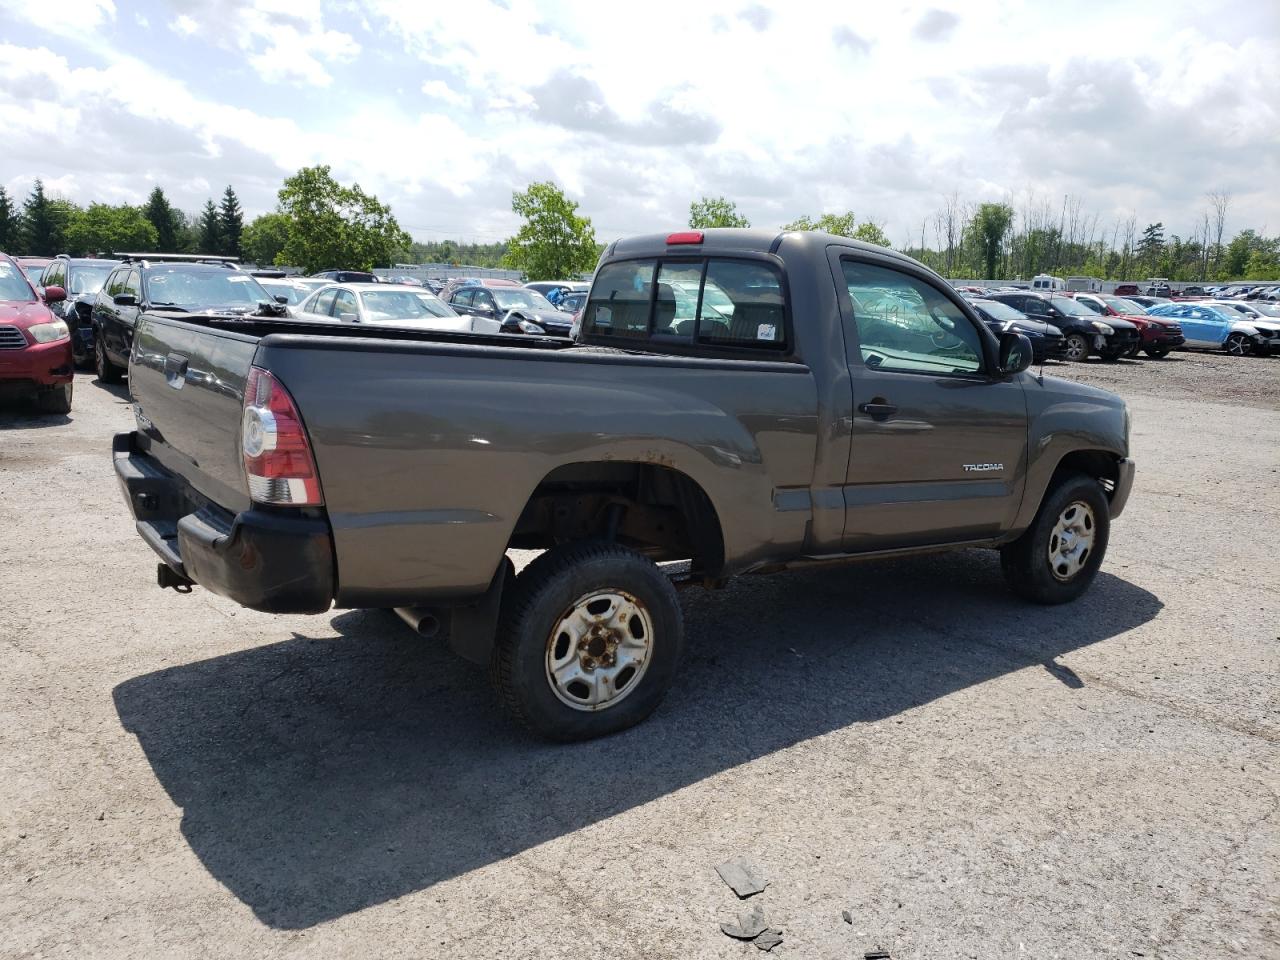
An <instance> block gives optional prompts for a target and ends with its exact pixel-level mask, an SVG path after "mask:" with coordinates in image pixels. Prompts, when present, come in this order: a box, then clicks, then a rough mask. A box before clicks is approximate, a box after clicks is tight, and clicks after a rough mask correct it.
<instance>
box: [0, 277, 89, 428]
mask: <svg viewBox="0 0 1280 960" xmlns="http://www.w3.org/2000/svg"><path fill="white" fill-rule="evenodd" d="M65 297H66V292H65V291H64V290H63V289H62V288H61V287H53V286H50V287H44V288H43V289H42V290H41V291H39V293H37V291H36V286H35V284H33V283H32V282H31V280H30V278H29V277H28V276H27V275H26V274H25V273H24V272H23V271H22V268H21V267H20V266H18V263H17V261H15V260H14V259H13V258H12V257H9V256H6V255H5V254H3V253H0V394H3V395H5V396H8V397H14V396H17V397H23V398H30V399H32V400H34V401H35V402H36V404H37V406H38V407H39V408H40V410H42V411H43V412H45V413H70V412H71V395H72V391H73V390H74V383H73V381H74V380H75V366H74V361H73V360H72V357H71V331H70V330H69V329H68V328H67V324H66V322H65V321H63V320H62V319H61V318H60V317H58V316H57V315H56V314H54V313H53V312H52V311H51V310H50V309H49V308H50V306H53V305H57V304H58V303H60V302H61V301H62V300H63V299H64V298H65Z"/></svg>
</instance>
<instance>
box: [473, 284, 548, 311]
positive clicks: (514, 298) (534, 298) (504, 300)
mask: <svg viewBox="0 0 1280 960" xmlns="http://www.w3.org/2000/svg"><path fill="white" fill-rule="evenodd" d="M489 292H490V293H492V294H493V299H494V301H495V302H496V303H497V304H498V309H500V310H514V309H517V308H519V307H525V308H528V309H531V310H551V311H554V310H555V307H553V306H552V305H551V301H550V300H548V299H547V298H546V297H544V296H543V295H542V294H540V293H538V291H537V290H525V289H521V288H514V289H507V288H503V287H490V288H489Z"/></svg>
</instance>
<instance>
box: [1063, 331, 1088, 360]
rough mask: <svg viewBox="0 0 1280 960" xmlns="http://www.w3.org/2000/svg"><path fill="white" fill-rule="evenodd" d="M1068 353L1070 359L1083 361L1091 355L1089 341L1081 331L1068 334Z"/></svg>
mask: <svg viewBox="0 0 1280 960" xmlns="http://www.w3.org/2000/svg"><path fill="white" fill-rule="evenodd" d="M1066 353H1067V359H1068V360H1074V361H1077V362H1079V361H1081V360H1086V359H1088V357H1089V341H1088V340H1086V339H1085V338H1084V335H1083V334H1080V333H1069V334H1067V343H1066Z"/></svg>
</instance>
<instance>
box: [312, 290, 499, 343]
mask: <svg viewBox="0 0 1280 960" xmlns="http://www.w3.org/2000/svg"><path fill="white" fill-rule="evenodd" d="M293 314H294V316H295V317H297V318H298V319H299V320H311V321H315V322H322V323H370V324H382V325H385V326H390V327H419V328H422V329H426V330H456V331H460V332H464V333H498V332H499V331H500V329H501V326H502V325H501V324H500V323H499V322H498V321H497V320H493V319H489V318H486V317H471V316H460V315H459V314H458V313H456V312H455V311H454V309H453V308H452V307H451V306H449V304H447V303H445V302H444V301H443V300H441V299H440V298H439V297H437V296H436V295H435V294H434V293H432V292H431V291H430V290H427V289H426V288H425V287H415V286H410V285H409V284H400V283H331V284H328V285H327V286H323V287H321V288H320V289H319V290H317V291H316V292H315V293H313V294H311V296H309V297H307V298H306V299H305V300H303V301H302V303H300V304H299V305H298V306H297V307H295V308H294V310H293Z"/></svg>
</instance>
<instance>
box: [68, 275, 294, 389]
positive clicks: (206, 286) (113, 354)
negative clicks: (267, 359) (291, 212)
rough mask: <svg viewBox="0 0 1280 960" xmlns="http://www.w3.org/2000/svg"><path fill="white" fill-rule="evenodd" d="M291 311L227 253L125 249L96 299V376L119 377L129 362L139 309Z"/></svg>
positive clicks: (272, 313)
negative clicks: (207, 254) (200, 254)
mask: <svg viewBox="0 0 1280 960" xmlns="http://www.w3.org/2000/svg"><path fill="white" fill-rule="evenodd" d="M210 310H217V311H218V312H219V313H242V314H254V315H256V316H275V317H283V316H288V315H289V312H288V310H286V309H285V308H284V307H283V306H281V305H280V303H279V301H278V298H275V297H272V296H271V294H269V293H267V291H266V290H264V289H263V288H262V285H261V284H260V283H258V281H257V280H256V279H254V277H253V276H252V275H251V274H248V273H246V272H245V271H243V270H241V269H240V268H239V266H237V265H236V264H235V263H234V262H233V261H231V260H228V259H226V258H216V257H198V256H180V255H178V254H125V255H124V257H123V259H122V260H121V261H120V265H119V266H118V267H116V269H115V270H113V271H112V272H111V275H110V276H109V277H107V280H106V282H105V283H104V284H103V285H102V289H101V290H100V291H99V292H98V299H97V300H96V301H95V303H94V305H93V334H94V366H95V368H96V369H97V371H98V379H99V380H101V381H103V382H104V383H117V382H119V380H120V377H121V376H122V375H123V374H124V372H125V370H126V369H127V368H128V366H129V352H130V351H131V350H132V349H133V329H134V327H135V326H136V325H137V322H138V316H139V314H141V313H143V312H146V311H155V312H169V313H204V312H207V311H210Z"/></svg>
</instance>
